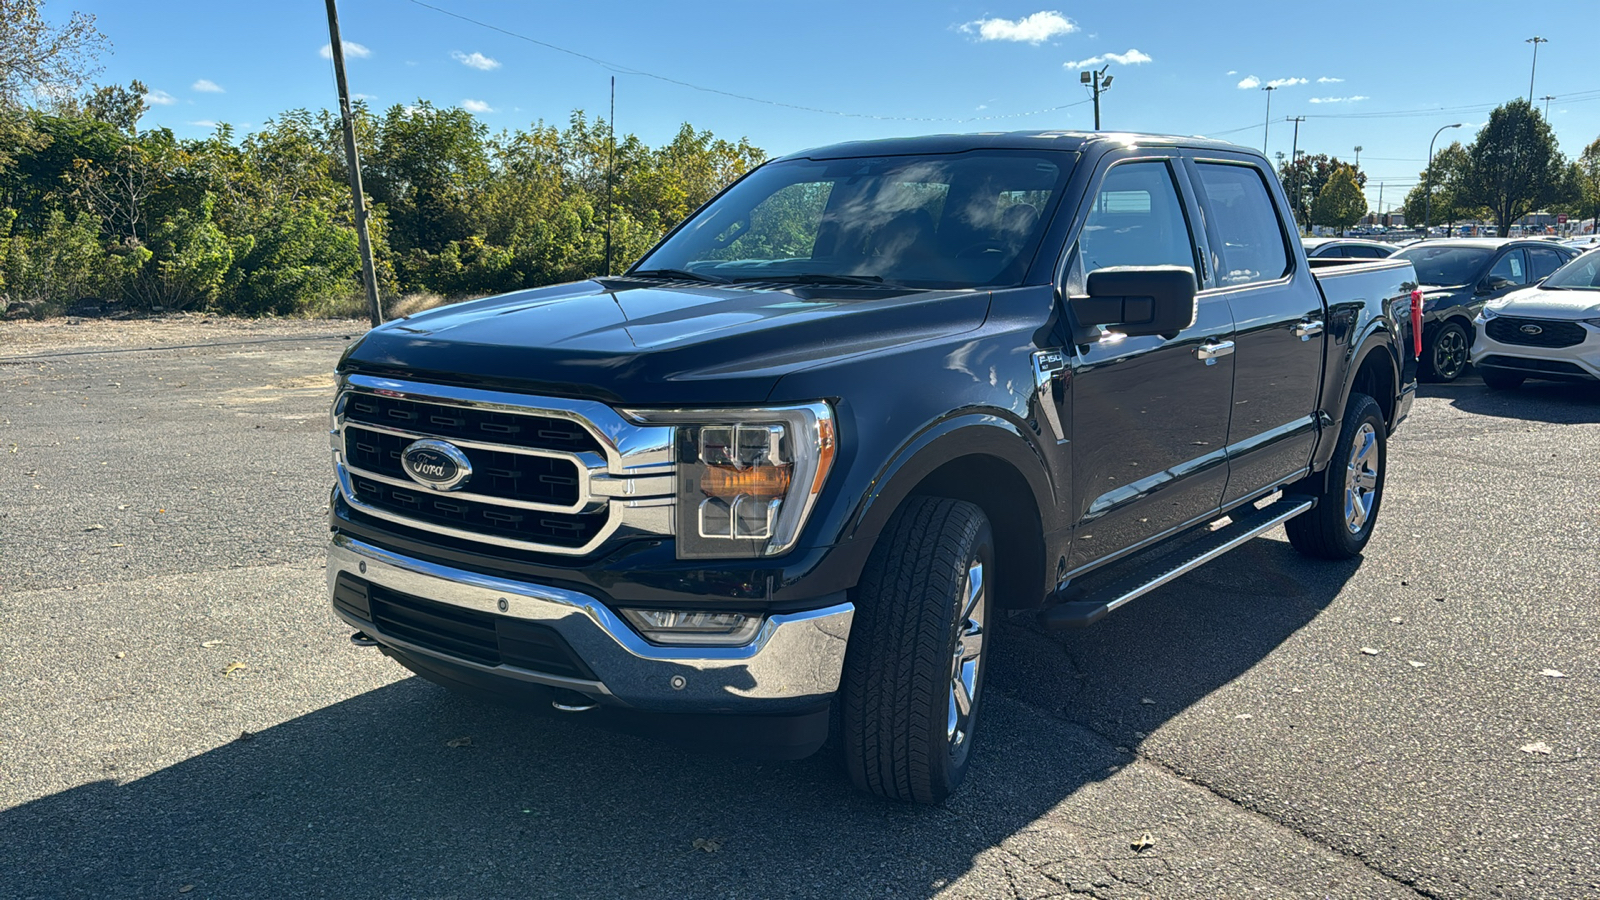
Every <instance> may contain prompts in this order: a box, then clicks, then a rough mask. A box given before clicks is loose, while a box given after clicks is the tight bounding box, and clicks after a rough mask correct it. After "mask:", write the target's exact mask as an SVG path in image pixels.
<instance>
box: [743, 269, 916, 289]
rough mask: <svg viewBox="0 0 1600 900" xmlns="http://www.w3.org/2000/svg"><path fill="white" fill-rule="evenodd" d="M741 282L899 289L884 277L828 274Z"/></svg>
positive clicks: (758, 278)
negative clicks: (875, 286)
mask: <svg viewBox="0 0 1600 900" xmlns="http://www.w3.org/2000/svg"><path fill="white" fill-rule="evenodd" d="M739 280H740V281H792V282H794V283H795V284H871V285H880V286H884V287H899V285H897V284H895V283H894V282H890V281H884V280H883V276H882V275H833V274H830V273H827V272H794V273H792V274H788V275H760V276H757V277H754V278H741V279H739Z"/></svg>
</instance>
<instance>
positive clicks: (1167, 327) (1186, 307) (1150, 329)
mask: <svg viewBox="0 0 1600 900" xmlns="http://www.w3.org/2000/svg"><path fill="white" fill-rule="evenodd" d="M1087 287H1088V289H1089V296H1087V297H1073V298H1072V299H1071V300H1069V301H1067V302H1068V305H1069V306H1070V307H1071V309H1072V315H1073V318H1075V319H1077V321H1078V325H1079V336H1082V334H1083V332H1084V330H1086V329H1092V328H1093V327H1094V326H1096V325H1104V326H1106V327H1107V328H1109V329H1111V330H1113V331H1119V332H1122V333H1123V334H1126V335H1128V336H1129V337H1136V336H1139V335H1149V334H1159V335H1162V336H1163V337H1169V338H1170V337H1172V336H1174V335H1176V334H1177V333H1178V332H1180V331H1182V330H1184V329H1185V328H1188V327H1189V326H1190V325H1193V324H1194V316H1195V300H1194V298H1195V290H1196V289H1195V277H1194V269H1191V268H1189V267H1188V266H1113V267H1111V268H1106V269H1096V270H1095V271H1093V272H1090V273H1089V279H1088V285H1087ZM1080 343H1086V342H1084V341H1080Z"/></svg>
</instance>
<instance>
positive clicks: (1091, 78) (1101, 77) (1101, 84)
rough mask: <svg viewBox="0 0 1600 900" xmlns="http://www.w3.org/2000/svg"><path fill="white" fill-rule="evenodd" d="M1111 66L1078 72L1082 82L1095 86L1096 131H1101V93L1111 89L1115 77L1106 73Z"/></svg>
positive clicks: (1079, 79)
mask: <svg viewBox="0 0 1600 900" xmlns="http://www.w3.org/2000/svg"><path fill="white" fill-rule="evenodd" d="M1109 68H1111V67H1110V66H1102V67H1100V69H1098V70H1095V69H1090V70H1088V71H1086V72H1079V73H1078V81H1079V82H1081V83H1083V84H1087V85H1092V86H1093V88H1094V130H1095V131H1099V130H1100V94H1101V93H1103V92H1105V91H1109V90H1111V79H1112V78H1113V77H1115V76H1112V75H1107V74H1106V69H1109Z"/></svg>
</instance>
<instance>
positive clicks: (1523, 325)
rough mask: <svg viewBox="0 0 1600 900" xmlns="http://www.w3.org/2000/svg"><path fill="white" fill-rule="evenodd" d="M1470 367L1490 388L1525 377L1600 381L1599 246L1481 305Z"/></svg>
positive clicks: (1507, 387) (1509, 384) (1517, 382)
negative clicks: (1536, 281)
mask: <svg viewBox="0 0 1600 900" xmlns="http://www.w3.org/2000/svg"><path fill="white" fill-rule="evenodd" d="M1474 323H1475V324H1476V325H1477V326H1478V327H1477V339H1476V340H1475V341H1474V342H1473V344H1472V366H1473V368H1475V369H1477V370H1478V374H1479V375H1481V376H1483V383H1484V384H1486V385H1488V386H1489V387H1490V388H1492V389H1494V390H1510V389H1512V388H1515V387H1517V386H1518V385H1520V384H1522V382H1523V381H1524V380H1526V379H1528V378H1545V379H1549V380H1552V381H1600V250H1591V251H1589V252H1588V253H1585V254H1583V255H1582V256H1579V257H1577V258H1576V259H1573V260H1572V261H1571V262H1569V263H1567V264H1566V265H1564V266H1562V267H1561V268H1559V269H1557V270H1556V271H1555V272H1554V273H1553V274H1551V276H1550V277H1549V278H1546V279H1545V280H1544V281H1542V282H1540V283H1539V284H1537V285H1534V286H1533V287H1530V288H1528V289H1527V290H1523V291H1517V292H1516V293H1512V294H1507V295H1506V296H1504V297H1501V298H1499V299H1497V300H1491V301H1489V302H1488V303H1487V304H1485V305H1484V307H1483V311H1482V312H1480V313H1478V317H1477V319H1475V320H1474Z"/></svg>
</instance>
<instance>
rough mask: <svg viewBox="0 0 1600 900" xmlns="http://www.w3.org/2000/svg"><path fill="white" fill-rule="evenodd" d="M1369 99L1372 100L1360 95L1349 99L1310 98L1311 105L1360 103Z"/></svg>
mask: <svg viewBox="0 0 1600 900" xmlns="http://www.w3.org/2000/svg"><path fill="white" fill-rule="evenodd" d="M1370 99H1372V98H1371V97H1366V96H1363V95H1361V94H1355V95H1353V96H1350V97H1312V98H1311V102H1312V103H1360V102H1361V101H1363V100H1370Z"/></svg>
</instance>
